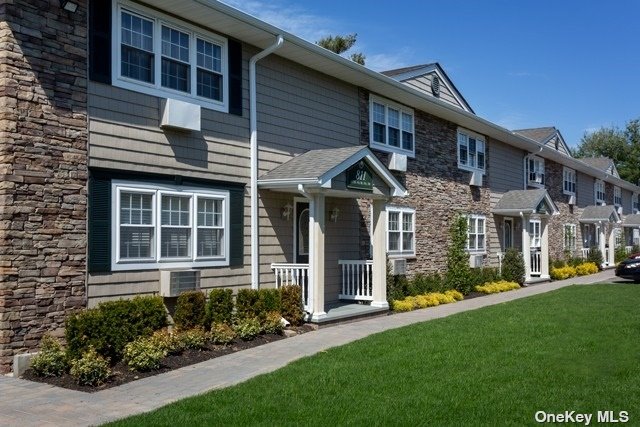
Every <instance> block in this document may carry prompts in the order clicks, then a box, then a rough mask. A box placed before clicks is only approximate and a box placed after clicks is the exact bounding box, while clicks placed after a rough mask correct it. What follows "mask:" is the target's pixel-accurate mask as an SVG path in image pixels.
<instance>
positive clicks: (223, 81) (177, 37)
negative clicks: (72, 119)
mask: <svg viewBox="0 0 640 427" xmlns="http://www.w3.org/2000/svg"><path fill="white" fill-rule="evenodd" d="M113 16H114V19H113V34H114V37H113V53H112V62H113V64H114V67H113V76H112V81H113V85H114V86H119V87H123V88H125V89H130V90H134V91H138V92H143V93H147V94H150V95H154V96H158V97H163V98H175V99H179V100H182V101H186V102H191V103H195V104H199V105H201V106H203V107H207V108H211V109H214V110H219V111H227V109H228V102H227V98H228V90H227V80H228V77H227V74H228V65H227V59H226V58H227V39H226V38H224V37H221V36H218V35H215V34H213V33H208V32H206V31H204V30H202V29H200V28H198V27H195V26H192V25H189V24H187V23H185V22H182V21H179V20H177V19H175V18H173V17H169V16H166V15H164V14H162V13H160V12H157V11H154V10H151V9H148V8H146V7H144V6H141V5H138V4H134V3H131V2H129V1H128V0H120V1H119V2H116V3H115V5H114V15H113Z"/></svg>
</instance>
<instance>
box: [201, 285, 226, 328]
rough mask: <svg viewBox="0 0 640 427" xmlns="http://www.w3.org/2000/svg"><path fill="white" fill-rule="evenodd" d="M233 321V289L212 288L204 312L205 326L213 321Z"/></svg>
mask: <svg viewBox="0 0 640 427" xmlns="http://www.w3.org/2000/svg"><path fill="white" fill-rule="evenodd" d="M232 321H233V291H232V290H231V289H212V290H211V292H209V301H208V302H207V309H206V314H205V326H209V325H212V324H213V323H226V324H227V325H230V324H231V322H232Z"/></svg>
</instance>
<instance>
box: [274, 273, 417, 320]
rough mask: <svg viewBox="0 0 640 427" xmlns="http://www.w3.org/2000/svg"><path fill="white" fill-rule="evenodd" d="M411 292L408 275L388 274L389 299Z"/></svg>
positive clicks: (397, 298)
mask: <svg viewBox="0 0 640 427" xmlns="http://www.w3.org/2000/svg"><path fill="white" fill-rule="evenodd" d="M387 271H388V272H389V271H390V268H387ZM410 293H411V292H410V290H409V280H407V277H406V276H394V275H393V274H390V273H388V274H387V301H394V300H401V299H402V298H404V297H406V296H408V295H409V294H410ZM285 319H286V317H285Z"/></svg>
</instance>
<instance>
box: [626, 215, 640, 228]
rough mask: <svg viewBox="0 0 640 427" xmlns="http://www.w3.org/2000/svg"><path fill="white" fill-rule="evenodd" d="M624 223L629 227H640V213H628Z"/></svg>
mask: <svg viewBox="0 0 640 427" xmlns="http://www.w3.org/2000/svg"><path fill="white" fill-rule="evenodd" d="M622 225H624V226H627V227H640V214H632V215H627V217H626V218H625V219H624V221H623V223H622Z"/></svg>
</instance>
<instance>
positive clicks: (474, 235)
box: [467, 215, 486, 252]
mask: <svg viewBox="0 0 640 427" xmlns="http://www.w3.org/2000/svg"><path fill="white" fill-rule="evenodd" d="M467 221H468V230H467V249H468V250H469V252H485V250H486V228H485V223H486V218H485V216H484V215H469V216H468V217H467Z"/></svg>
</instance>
